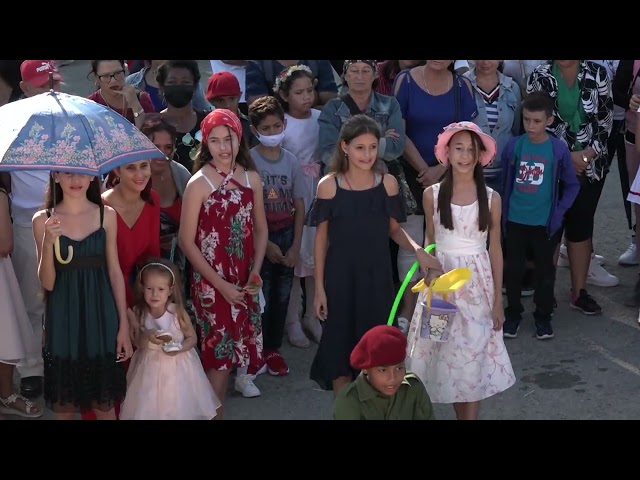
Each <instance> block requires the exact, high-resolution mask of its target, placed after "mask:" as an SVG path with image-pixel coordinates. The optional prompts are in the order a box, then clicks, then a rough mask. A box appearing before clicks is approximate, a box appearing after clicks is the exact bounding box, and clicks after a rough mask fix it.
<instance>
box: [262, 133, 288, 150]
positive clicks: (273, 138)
mask: <svg viewBox="0 0 640 480" xmlns="http://www.w3.org/2000/svg"><path fill="white" fill-rule="evenodd" d="M257 137H258V140H259V141H260V143H261V144H262V145H264V146H265V147H277V146H278V145H280V144H281V143H282V140H284V130H283V131H282V132H280V133H276V134H275V135H260V134H258V135H257Z"/></svg>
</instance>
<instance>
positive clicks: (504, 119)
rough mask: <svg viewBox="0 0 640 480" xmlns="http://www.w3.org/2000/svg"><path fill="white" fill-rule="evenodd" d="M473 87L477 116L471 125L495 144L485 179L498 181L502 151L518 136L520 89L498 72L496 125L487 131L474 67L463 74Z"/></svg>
mask: <svg viewBox="0 0 640 480" xmlns="http://www.w3.org/2000/svg"><path fill="white" fill-rule="evenodd" d="M464 76H465V77H467V78H468V79H469V81H470V82H471V84H472V85H473V96H474V98H475V100H476V106H477V107H478V116H477V117H476V118H474V119H473V123H475V124H476V125H478V126H479V127H480V128H481V129H482V131H483V132H484V133H486V134H487V135H491V136H492V137H493V139H494V140H495V141H496V144H497V147H498V149H497V151H496V156H495V158H494V159H493V162H491V164H489V165H488V166H487V167H485V169H484V176H485V178H491V179H498V178H501V177H502V169H503V166H502V162H501V160H502V151H503V150H504V147H505V146H506V145H507V142H508V141H509V140H510V139H511V138H512V137H515V136H518V135H519V134H520V115H521V100H522V95H521V92H520V87H519V86H518V84H517V83H516V82H515V80H513V79H512V78H511V77H507V76H506V75H503V74H502V73H500V72H498V78H499V80H500V95H499V97H498V123H497V124H496V125H495V127H493V131H491V130H490V129H489V120H488V118H487V107H486V105H485V103H484V100H483V99H482V96H481V95H480V93H479V92H478V91H477V90H476V87H477V86H478V84H477V80H476V69H475V67H474V68H473V69H472V70H470V71H468V72H467V73H465V74H464Z"/></svg>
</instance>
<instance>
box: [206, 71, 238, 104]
mask: <svg viewBox="0 0 640 480" xmlns="http://www.w3.org/2000/svg"><path fill="white" fill-rule="evenodd" d="M240 94H241V92H240V82H238V79H237V78H236V76H235V75H234V74H233V73H231V72H218V73H214V74H213V75H211V77H210V78H209V81H208V82H207V91H206V93H205V97H206V98H207V100H213V99H214V98H218V97H232V96H234V95H240Z"/></svg>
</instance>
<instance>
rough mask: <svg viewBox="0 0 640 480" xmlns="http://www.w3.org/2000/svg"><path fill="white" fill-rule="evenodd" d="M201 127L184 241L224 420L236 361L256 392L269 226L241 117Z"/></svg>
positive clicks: (205, 359) (239, 380)
mask: <svg viewBox="0 0 640 480" xmlns="http://www.w3.org/2000/svg"><path fill="white" fill-rule="evenodd" d="M201 131H202V144H201V145H200V146H199V147H198V152H197V155H196V159H195V165H194V170H196V173H195V174H194V176H193V177H192V178H191V180H190V181H189V183H188V184H187V188H186V190H185V192H184V197H183V200H182V215H181V216H182V220H181V224H180V232H179V244H180V248H181V249H182V251H183V252H184V254H185V255H186V256H187V258H188V259H189V261H190V262H191V265H192V266H193V270H194V273H193V283H192V285H191V289H192V299H193V305H194V308H195V311H196V320H197V323H198V327H199V330H200V333H199V334H200V341H201V347H200V353H201V360H202V364H203V367H204V369H205V371H206V372H207V376H208V378H209V381H210V382H211V386H212V387H213V390H214V392H215V394H216V396H217V397H218V398H219V399H220V401H221V402H222V407H220V409H219V410H218V416H217V417H216V418H218V419H220V418H222V410H223V407H224V399H225V397H226V392H227V385H228V382H229V374H230V372H231V370H232V369H233V367H234V366H235V367H238V372H237V373H238V375H237V377H236V389H239V390H243V391H244V390H245V389H246V388H247V385H248V386H249V388H251V389H255V390H257V389H256V387H255V385H253V382H252V378H251V377H250V376H249V375H248V374H247V373H246V371H247V370H246V369H247V366H248V365H249V360H250V359H251V360H252V361H254V362H255V364H261V363H262V358H261V357H262V334H261V326H260V306H259V301H258V294H259V291H260V284H261V280H260V276H259V272H260V268H261V267H262V261H263V258H264V254H265V251H266V248H267V234H268V231H267V219H266V215H265V212H264V204H263V196H262V179H261V178H260V176H259V175H258V173H257V172H256V171H255V168H254V166H253V162H252V161H251V157H250V156H249V152H248V150H247V148H246V146H245V145H244V143H243V142H241V139H242V125H241V124H240V120H239V119H238V117H237V116H236V114H234V113H233V112H231V111H230V110H226V109H216V110H214V111H213V112H211V113H209V114H208V115H207V116H206V117H205V119H204V120H203V121H202V124H201ZM257 394H258V395H259V394H260V392H259V390H258V392H257ZM252 396H256V395H252Z"/></svg>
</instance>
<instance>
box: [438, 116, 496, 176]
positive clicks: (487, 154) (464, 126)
mask: <svg viewBox="0 0 640 480" xmlns="http://www.w3.org/2000/svg"><path fill="white" fill-rule="evenodd" d="M463 130H469V131H471V132H475V133H476V134H478V136H479V137H480V140H481V141H482V145H483V146H484V149H483V151H482V153H481V154H480V159H479V160H480V165H482V167H486V166H487V165H489V164H490V163H491V162H492V161H493V157H495V156H496V150H497V146H496V141H495V140H494V139H493V137H491V136H490V135H487V134H486V133H484V132H483V131H482V130H481V129H480V127H479V126H478V125H476V124H475V123H473V122H456V123H452V124H450V125H447V126H446V127H444V130H443V132H442V133H441V134H440V135H438V142H437V143H436V146H435V147H434V150H435V154H436V158H437V159H438V161H439V162H440V163H441V164H442V165H444V166H445V167H448V166H449V157H448V149H449V142H450V141H451V137H453V136H454V135H455V134H456V133H458V132H461V131H463Z"/></svg>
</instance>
